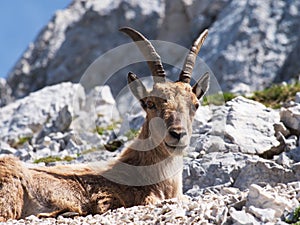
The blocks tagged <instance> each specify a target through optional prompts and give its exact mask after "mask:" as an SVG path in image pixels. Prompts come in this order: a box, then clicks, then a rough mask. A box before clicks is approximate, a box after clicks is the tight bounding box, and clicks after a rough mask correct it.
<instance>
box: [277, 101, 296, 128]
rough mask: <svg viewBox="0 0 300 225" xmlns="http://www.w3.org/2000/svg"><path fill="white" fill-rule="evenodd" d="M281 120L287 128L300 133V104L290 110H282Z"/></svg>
mask: <svg viewBox="0 0 300 225" xmlns="http://www.w3.org/2000/svg"><path fill="white" fill-rule="evenodd" d="M280 119H281V121H282V122H283V123H284V125H285V126H286V127H288V128H291V129H293V130H294V131H296V132H298V133H300V104H297V105H296V106H293V107H289V108H281V110H280Z"/></svg>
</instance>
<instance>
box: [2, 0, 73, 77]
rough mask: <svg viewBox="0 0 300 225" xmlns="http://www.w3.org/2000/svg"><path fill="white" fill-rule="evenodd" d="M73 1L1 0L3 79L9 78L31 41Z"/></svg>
mask: <svg viewBox="0 0 300 225" xmlns="http://www.w3.org/2000/svg"><path fill="white" fill-rule="evenodd" d="M70 3H71V0H1V1H0V30H1V31H0V77H6V76H7V74H8V72H9V71H10V70H11V69H12V67H13V66H14V64H15V63H16V62H17V60H18V59H19V58H20V57H21V55H22V53H23V52H24V51H25V49H26V48H27V46H28V44H29V43H30V42H33V41H34V39H35V38H36V36H37V34H38V33H39V32H40V30H41V29H42V28H43V27H44V26H45V25H46V24H47V23H48V21H49V20H50V19H51V18H52V16H53V15H54V13H55V11H57V10H59V9H64V8H66V7H67V6H68V5H69V4H70Z"/></svg>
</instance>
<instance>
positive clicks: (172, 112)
mask: <svg viewBox="0 0 300 225" xmlns="http://www.w3.org/2000/svg"><path fill="white" fill-rule="evenodd" d="M120 31H122V32H124V33H126V34H127V35H129V36H130V37H131V38H132V40H133V41H135V42H136V44H137V46H138V47H139V49H140V51H141V52H142V54H143V55H144V57H145V59H146V60H147V63H148V66H149V67H150V70H151V72H152V75H153V80H154V85H153V89H152V90H151V91H148V90H146V88H145V86H144V85H143V83H142V82H141V81H140V79H139V78H138V77H137V76H136V75H135V74H134V73H132V72H129V74H128V83H129V87H130V89H131V92H132V93H133V95H134V96H135V97H136V98H137V99H138V100H139V101H140V104H141V106H142V108H143V109H144V110H145V111H146V113H147V117H146V122H145V124H144V126H145V127H146V129H147V131H144V134H141V135H140V138H144V139H146V138H150V139H151V140H152V141H153V142H154V144H155V145H156V146H160V147H162V149H167V151H168V152H169V153H171V154H180V153H182V150H184V149H185V148H186V147H187V146H188V145H189V142H190V137H191V134H192V122H193V119H194V116H195V113H196V110H197V108H198V107H199V99H200V98H201V97H202V96H203V95H204V94H205V92H206V91H207V89H208V86H209V73H206V74H205V75H203V76H202V77H201V78H200V79H199V80H198V81H197V82H196V84H195V85H194V86H193V87H192V86H191V85H190V80H191V76H192V70H193V67H194V64H195V61H196V57H197V54H198V52H199V50H200V48H201V46H202V44H203V42H204V40H205V38H206V36H207V34H208V31H207V30H205V31H204V32H203V33H202V34H201V35H200V36H199V37H198V38H197V39H196V41H195V42H194V44H193V45H192V47H191V49H190V52H189V53H188V55H187V57H186V60H185V64H184V66H183V69H182V72H181V73H180V75H179V80H178V81H176V82H167V81H166V79H165V77H166V74H165V71H164V68H163V65H162V62H161V59H160V56H159V55H158V54H157V52H156V51H155V49H154V47H153V46H152V44H151V43H150V41H148V40H147V39H146V38H145V37H144V36H143V35H142V34H141V33H139V32H138V31H136V30H134V29H132V28H127V27H125V28H121V29H120ZM145 127H144V128H145Z"/></svg>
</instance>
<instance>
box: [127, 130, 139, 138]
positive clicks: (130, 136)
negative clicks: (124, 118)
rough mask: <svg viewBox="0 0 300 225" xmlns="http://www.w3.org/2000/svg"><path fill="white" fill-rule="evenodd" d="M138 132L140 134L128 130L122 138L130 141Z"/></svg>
mask: <svg viewBox="0 0 300 225" xmlns="http://www.w3.org/2000/svg"><path fill="white" fill-rule="evenodd" d="M139 132H140V130H134V129H130V130H129V131H127V132H126V133H125V134H124V136H125V137H127V138H128V140H132V139H134V138H136V137H137V136H138V134H139Z"/></svg>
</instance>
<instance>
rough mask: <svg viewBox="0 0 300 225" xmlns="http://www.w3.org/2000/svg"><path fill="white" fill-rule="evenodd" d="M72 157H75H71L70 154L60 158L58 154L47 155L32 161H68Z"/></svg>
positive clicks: (72, 158) (46, 162)
mask: <svg viewBox="0 0 300 225" xmlns="http://www.w3.org/2000/svg"><path fill="white" fill-rule="evenodd" d="M74 159H75V158H74V157H71V156H65V157H64V158H60V157H58V156H47V157H44V158H39V159H36V160H34V163H42V162H43V163H45V164H46V165H47V164H49V163H53V162H60V161H67V162H70V161H72V160H74Z"/></svg>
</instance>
